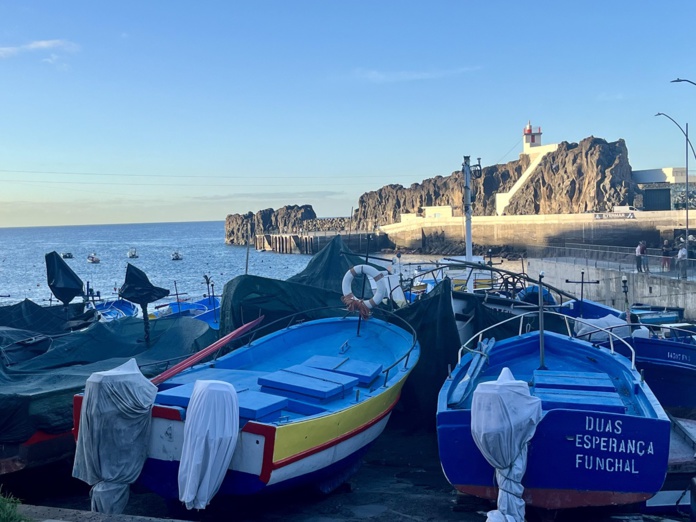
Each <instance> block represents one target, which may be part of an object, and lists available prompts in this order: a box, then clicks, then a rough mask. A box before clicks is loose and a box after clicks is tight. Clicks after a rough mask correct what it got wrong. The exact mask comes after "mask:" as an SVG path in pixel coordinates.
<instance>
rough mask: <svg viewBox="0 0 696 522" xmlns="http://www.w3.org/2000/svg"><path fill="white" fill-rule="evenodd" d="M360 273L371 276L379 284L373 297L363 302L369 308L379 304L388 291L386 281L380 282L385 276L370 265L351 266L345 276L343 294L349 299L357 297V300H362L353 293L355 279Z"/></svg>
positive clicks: (342, 284) (342, 285) (342, 286)
mask: <svg viewBox="0 0 696 522" xmlns="http://www.w3.org/2000/svg"><path fill="white" fill-rule="evenodd" d="M358 274H365V275H366V276H367V277H371V278H372V279H373V280H374V282H375V284H376V285H377V290H376V291H375V295H373V296H372V299H363V300H362V302H363V303H364V304H365V306H367V308H372V307H374V306H377V304H378V303H381V302H382V299H384V296H385V295H386V293H387V292H386V288H385V286H384V283H380V281H381V279H382V278H383V277H384V274H383V273H381V272H380V271H379V270H377V269H376V268H375V267H373V266H370V265H357V266H354V267H352V268H350V270H348V272H346V275H344V276H343V282H342V283H341V290H343V295H344V296H345V297H346V298H349V299H355V300H356V301H359V300H360V299H358V298H357V297H355V296H354V295H353V288H352V284H353V279H354V278H355V276H356V275H358Z"/></svg>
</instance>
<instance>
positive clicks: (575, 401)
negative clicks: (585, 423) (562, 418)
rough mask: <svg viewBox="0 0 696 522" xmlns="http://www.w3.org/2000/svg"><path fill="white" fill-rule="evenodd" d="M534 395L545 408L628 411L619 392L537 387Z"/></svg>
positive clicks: (612, 411)
mask: <svg viewBox="0 0 696 522" xmlns="http://www.w3.org/2000/svg"><path fill="white" fill-rule="evenodd" d="M533 395H535V396H537V397H539V398H540V399H541V407H542V409H544V410H553V409H557V408H561V409H569V410H588V411H604V412H611V413H622V414H623V413H626V411H627V410H626V406H625V405H624V402H623V401H622V400H621V397H620V396H619V394H618V393H616V392H615V391H614V392H606V391H596V390H578V389H575V390H559V389H554V388H536V389H535V390H534V393H533Z"/></svg>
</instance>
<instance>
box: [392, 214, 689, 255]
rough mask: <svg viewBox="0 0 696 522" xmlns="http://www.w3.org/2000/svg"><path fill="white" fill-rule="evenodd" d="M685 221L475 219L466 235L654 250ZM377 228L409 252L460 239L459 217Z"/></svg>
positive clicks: (670, 217) (674, 217) (669, 217)
mask: <svg viewBox="0 0 696 522" xmlns="http://www.w3.org/2000/svg"><path fill="white" fill-rule="evenodd" d="M685 223H686V213H685V211H660V212H630V213H596V214H589V213H588V214H547V215H531V216H474V217H473V218H472V220H471V235H472V241H473V242H474V243H476V244H479V245H510V246H516V247H524V246H525V245H530V244H531V245H558V244H565V243H566V242H571V243H591V244H596V245H616V246H635V245H636V244H638V241H640V240H645V241H647V242H648V245H649V246H654V247H656V246H658V245H659V244H661V240H662V239H672V236H673V232H674V229H675V228H683V227H684V224H685ZM694 226H695V228H696V223H694ZM379 229H380V231H381V232H382V233H384V234H386V235H387V236H388V238H389V241H390V242H391V243H392V244H393V245H394V246H396V247H401V248H409V249H412V248H424V247H427V241H428V237H429V236H434V235H438V236H439V237H440V238H442V239H445V240H453V241H461V240H463V238H464V237H465V231H464V230H465V222H464V218H463V217H450V218H418V219H411V220H409V221H407V222H405V223H394V224H392V225H383V226H381V227H379Z"/></svg>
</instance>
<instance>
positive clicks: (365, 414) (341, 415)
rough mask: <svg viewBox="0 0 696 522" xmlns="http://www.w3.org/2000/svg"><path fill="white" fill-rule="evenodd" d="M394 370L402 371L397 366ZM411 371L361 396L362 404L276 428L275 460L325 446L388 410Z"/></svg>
mask: <svg viewBox="0 0 696 522" xmlns="http://www.w3.org/2000/svg"><path fill="white" fill-rule="evenodd" d="M392 371H400V370H399V369H395V370H392ZM409 373H410V370H409V372H405V373H404V375H403V376H402V378H401V379H400V380H399V382H397V383H396V384H395V385H393V386H392V387H391V388H389V389H388V390H386V391H384V392H382V393H380V394H379V395H377V396H374V397H370V398H365V399H363V398H362V397H361V399H360V403H358V404H356V405H355V406H352V407H350V408H347V409H344V410H339V411H337V412H336V413H332V414H329V415H324V416H321V417H317V418H314V419H309V420H306V421H302V422H293V423H292V424H286V425H280V426H277V427H276V434H275V447H274V450H273V462H278V461H281V460H285V459H287V458H290V457H293V456H295V455H297V454H300V453H303V452H306V451H309V450H311V449H313V448H316V447H319V446H322V445H326V444H328V443H330V442H331V441H333V440H336V439H338V438H340V437H341V436H343V435H345V434H347V433H350V432H351V431H354V430H356V429H358V428H360V427H361V426H364V425H366V424H368V423H369V422H370V421H372V420H374V419H375V418H377V417H379V416H380V415H381V414H383V413H385V412H386V411H387V410H388V409H389V408H390V407H391V406H392V405H393V404H394V403H395V402H396V400H397V399H398V397H399V394H400V393H401V388H402V386H403V385H404V382H405V381H406V377H407V376H408V374H409Z"/></svg>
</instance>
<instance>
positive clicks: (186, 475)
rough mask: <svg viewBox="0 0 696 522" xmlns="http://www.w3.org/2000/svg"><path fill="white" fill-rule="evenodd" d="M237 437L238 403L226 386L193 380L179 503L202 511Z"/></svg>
mask: <svg viewBox="0 0 696 522" xmlns="http://www.w3.org/2000/svg"><path fill="white" fill-rule="evenodd" d="M238 435H239V402H238V400H237V392H236V391H235V389H234V386H232V385H231V384H230V383H227V382H222V381H196V384H195V385H194V387H193V393H192V394H191V400H190V401H189V406H188V409H187V410H186V422H185V424H184V445H183V447H182V450H181V463H180V464H179V500H181V501H182V502H183V503H184V504H185V505H186V509H193V508H195V509H205V507H206V506H207V505H208V504H209V503H210V500H211V499H212V498H213V497H214V496H215V493H217V492H218V490H219V489H220V485H221V484H222V479H223V478H224V477H225V473H226V472H227V468H229V466H230V462H232V456H233V455H234V449H235V446H236V445H237V437H238Z"/></svg>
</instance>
